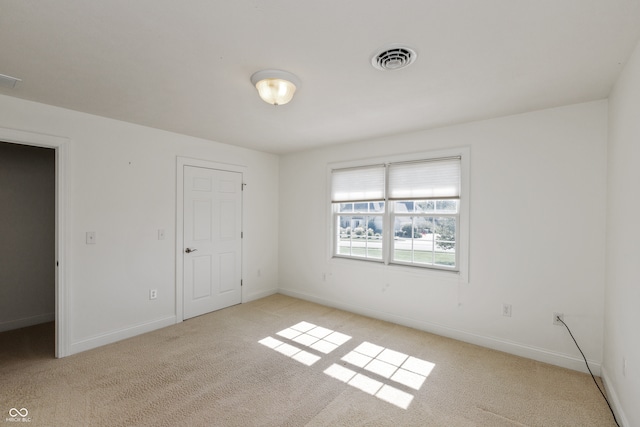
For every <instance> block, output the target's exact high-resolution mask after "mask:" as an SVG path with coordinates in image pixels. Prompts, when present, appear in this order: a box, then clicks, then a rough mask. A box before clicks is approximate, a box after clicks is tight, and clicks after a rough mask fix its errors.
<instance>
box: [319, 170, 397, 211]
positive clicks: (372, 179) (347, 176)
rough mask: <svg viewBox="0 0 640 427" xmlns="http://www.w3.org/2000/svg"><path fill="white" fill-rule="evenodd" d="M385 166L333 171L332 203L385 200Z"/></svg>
mask: <svg viewBox="0 0 640 427" xmlns="http://www.w3.org/2000/svg"><path fill="white" fill-rule="evenodd" d="M384 170H385V168H384V165H377V166H367V167H361V168H350V169H335V170H333V171H331V201H332V202H334V203H339V202H367V201H374V200H384Z"/></svg>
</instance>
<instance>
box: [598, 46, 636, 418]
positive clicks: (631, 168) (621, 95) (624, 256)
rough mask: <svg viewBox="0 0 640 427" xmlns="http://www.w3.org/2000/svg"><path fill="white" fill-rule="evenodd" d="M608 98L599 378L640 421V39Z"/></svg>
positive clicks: (630, 415) (620, 405)
mask: <svg viewBox="0 0 640 427" xmlns="http://www.w3.org/2000/svg"><path fill="white" fill-rule="evenodd" d="M609 103H610V109H609V147H608V186H607V207H608V209H607V263H606V268H607V275H606V279H607V288H606V291H607V292H606V299H605V302H606V305H605V319H604V328H605V329H604V332H605V338H604V349H605V350H604V367H603V377H604V378H605V380H606V383H607V385H608V390H609V394H613V395H614V398H615V400H616V406H617V407H618V410H619V413H620V415H621V418H622V419H623V421H625V425H627V426H640V406H638V401H640V339H638V337H639V336H640V332H639V331H638V328H639V327H640V308H639V307H638V304H639V303H640V270H639V268H638V265H639V264H638V261H639V260H640V243H639V242H640V191H639V185H640V167H639V163H640V44H638V46H637V47H636V50H635V52H634V54H633V56H632V57H631V58H630V59H629V61H628V63H627V65H626V66H625V68H624V70H623V72H622V74H621V75H620V78H619V79H618V82H617V83H616V85H615V87H614V89H613V92H612V93H611V96H610V100H609ZM623 358H624V359H626V364H627V366H626V375H625V374H623V369H622V367H623Z"/></svg>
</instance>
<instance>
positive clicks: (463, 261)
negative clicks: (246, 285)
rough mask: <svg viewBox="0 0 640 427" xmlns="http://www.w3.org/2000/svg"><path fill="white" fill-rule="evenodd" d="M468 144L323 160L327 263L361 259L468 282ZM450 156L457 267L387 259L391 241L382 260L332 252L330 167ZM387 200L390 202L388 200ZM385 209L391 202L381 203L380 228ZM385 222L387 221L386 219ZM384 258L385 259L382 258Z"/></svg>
mask: <svg viewBox="0 0 640 427" xmlns="http://www.w3.org/2000/svg"><path fill="white" fill-rule="evenodd" d="M470 151H471V150H470V148H469V147H456V148H451V149H442V150H433V151H426V152H418V153H410V154H403V155H394V156H385V157H376V158H368V159H360V160H351V161H344V162H333V163H329V164H327V168H326V176H327V181H326V183H327V192H326V208H327V211H326V213H327V221H326V224H327V231H326V233H325V236H326V255H327V261H328V262H329V263H342V262H346V263H350V262H352V261H356V262H357V261H365V262H364V263H361V264H362V265H370V266H372V267H375V268H381V267H383V268H392V269H395V270H398V271H406V272H410V273H413V274H420V275H429V276H434V277H442V278H446V279H452V278H455V279H456V281H457V282H458V283H468V282H469V249H470V247H469V243H470V227H469V223H470V216H469V212H470V208H469V204H470V203H469V202H470V192H469V186H470ZM450 157H460V199H459V200H460V202H459V203H460V204H459V211H458V214H457V215H458V224H457V226H456V232H457V244H456V246H457V248H456V257H457V260H456V262H457V267H458V268H457V269H456V270H452V269H449V268H446V267H444V268H443V267H438V266H437V265H435V266H434V265H424V266H423V265H416V264H408V263H402V262H397V261H394V262H389V260H390V259H391V258H390V256H391V252H390V251H392V246H393V245H392V244H386V245H384V250H386V251H387V253H385V254H383V260H382V261H380V260H377V259H367V258H362V257H353V256H340V255H337V254H335V253H334V248H335V245H336V241H335V239H336V236H334V234H335V233H334V230H335V228H334V227H335V224H334V222H335V221H336V218H337V215H336V214H335V212H334V210H333V202H332V198H331V193H332V189H331V182H332V181H331V180H332V177H331V173H332V170H334V169H345V168H360V167H368V166H375V165H380V164H386V163H401V162H420V161H429V160H439V159H443V158H450ZM389 203H393V202H392V201H389ZM389 209H392V206H385V210H386V211H387V213H385V214H384V216H383V221H384V229H385V231H386V230H389V228H388V227H390V226H392V224H390V222H391V219H390V218H391V216H392V215H391V214H390V213H389V212H388V211H389ZM429 216H430V215H429ZM387 222H388V223H387ZM385 260H386V261H385Z"/></svg>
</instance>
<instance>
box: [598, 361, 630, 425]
mask: <svg viewBox="0 0 640 427" xmlns="http://www.w3.org/2000/svg"><path fill="white" fill-rule="evenodd" d="M601 371H602V375H601V378H602V383H603V384H604V390H605V392H606V394H607V399H609V403H610V404H611V407H612V408H613V412H615V413H616V418H617V419H618V423H619V424H620V427H627V426H631V424H629V421H628V420H627V417H626V416H625V414H624V411H623V410H622V405H621V404H620V400H619V399H618V393H616V390H615V388H613V381H611V377H609V373H608V372H607V369H606V368H605V367H604V366H603V367H602V369H601Z"/></svg>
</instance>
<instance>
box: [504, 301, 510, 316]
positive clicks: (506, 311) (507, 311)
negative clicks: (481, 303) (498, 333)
mask: <svg viewBox="0 0 640 427" xmlns="http://www.w3.org/2000/svg"><path fill="white" fill-rule="evenodd" d="M502 315H503V316H506V317H511V304H507V303H503V304H502Z"/></svg>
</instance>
